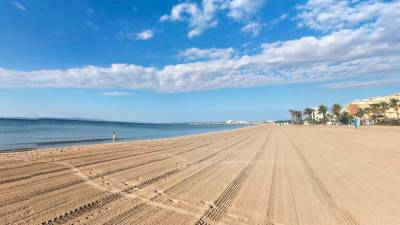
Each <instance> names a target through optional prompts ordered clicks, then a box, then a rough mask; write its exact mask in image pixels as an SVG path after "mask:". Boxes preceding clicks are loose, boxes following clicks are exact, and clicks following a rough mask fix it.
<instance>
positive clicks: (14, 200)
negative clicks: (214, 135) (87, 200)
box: [0, 143, 212, 207]
mask: <svg viewBox="0 0 400 225" xmlns="http://www.w3.org/2000/svg"><path fill="white" fill-rule="evenodd" d="M211 144H212V143H207V144H204V145H201V146H197V147H195V148H192V149H189V150H187V151H184V152H180V153H178V154H175V155H172V156H167V157H164V158H160V159H154V160H149V161H147V162H143V163H139V164H135V165H130V166H126V167H122V168H116V169H113V170H109V171H106V172H103V173H99V174H96V175H94V176H90V177H88V179H90V180H94V179H96V178H99V177H102V176H107V175H111V174H114V173H118V172H121V171H125V170H129V169H133V168H137V167H141V166H144V165H147V164H151V163H155V162H160V161H163V160H166V159H169V158H173V157H176V156H177V155H181V154H184V153H187V152H190V151H194V150H196V149H199V148H203V147H206V146H208V145H211ZM85 182H86V180H85V179H78V180H73V181H69V182H66V183H63V184H59V185H56V186H52V187H49V188H45V189H40V190H36V191H33V192H30V193H28V194H26V195H21V196H18V197H15V198H12V199H8V200H5V201H3V202H1V203H0V207H4V206H8V205H11V204H15V203H18V202H22V201H26V200H28V199H30V198H32V197H36V196H39V195H43V194H46V193H48V192H52V191H58V190H61V189H64V188H68V187H71V186H74V185H78V184H81V183H85Z"/></svg>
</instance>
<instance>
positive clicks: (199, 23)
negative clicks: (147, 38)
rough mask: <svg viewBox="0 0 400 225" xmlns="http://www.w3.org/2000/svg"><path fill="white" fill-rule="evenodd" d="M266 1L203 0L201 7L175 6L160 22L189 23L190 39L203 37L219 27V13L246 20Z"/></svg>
mask: <svg viewBox="0 0 400 225" xmlns="http://www.w3.org/2000/svg"><path fill="white" fill-rule="evenodd" d="M263 3H264V0H202V2H201V5H198V4H196V3H192V2H185V3H180V4H178V5H175V6H173V8H172V10H171V13H170V14H166V15H163V16H162V17H161V18H160V21H183V20H185V19H187V20H188V21H189V32H188V37H189V38H192V37H195V36H198V35H201V34H202V33H203V32H204V31H205V30H206V29H208V28H211V27H215V26H217V25H218V13H219V12H221V11H223V12H226V14H227V16H229V17H231V18H233V19H235V20H245V19H248V18H250V17H251V16H252V15H254V14H255V13H256V12H257V11H258V10H259V9H260V8H261V6H262V5H263Z"/></svg>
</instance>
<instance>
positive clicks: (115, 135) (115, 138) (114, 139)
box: [112, 131, 117, 143]
mask: <svg viewBox="0 0 400 225" xmlns="http://www.w3.org/2000/svg"><path fill="white" fill-rule="evenodd" d="M116 141H117V133H115V131H113V132H112V142H113V143H114V142H116Z"/></svg>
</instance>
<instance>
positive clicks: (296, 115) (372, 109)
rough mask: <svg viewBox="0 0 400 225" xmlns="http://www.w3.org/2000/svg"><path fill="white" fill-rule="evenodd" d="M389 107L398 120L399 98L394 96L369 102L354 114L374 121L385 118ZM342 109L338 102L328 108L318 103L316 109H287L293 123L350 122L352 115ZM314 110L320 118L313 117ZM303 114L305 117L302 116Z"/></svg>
mask: <svg viewBox="0 0 400 225" xmlns="http://www.w3.org/2000/svg"><path fill="white" fill-rule="evenodd" d="M389 108H393V109H394V110H395V112H396V114H397V120H399V100H397V99H394V98H392V99H390V101H389V103H387V102H384V101H382V102H379V103H373V104H369V107H367V108H364V109H361V108H360V109H358V111H357V112H356V113H355V114H354V116H357V117H359V118H365V116H367V117H368V118H370V119H373V120H374V122H376V121H377V120H378V119H381V118H385V113H386V111H387V110H388V109H389ZM342 109H343V106H342V105H340V104H333V105H332V106H331V108H330V110H329V109H328V107H327V106H325V105H320V106H319V107H318V109H312V108H305V109H304V110H303V111H301V110H294V109H291V110H289V114H290V120H291V122H292V123H293V124H302V123H303V122H304V121H307V122H308V123H309V124H316V123H323V124H326V123H327V122H328V121H331V122H338V123H342V124H348V123H351V121H352V120H353V116H352V115H350V114H349V113H348V112H346V111H342ZM316 112H317V113H318V114H319V115H322V120H321V119H317V118H315V113H316ZM303 116H305V118H303Z"/></svg>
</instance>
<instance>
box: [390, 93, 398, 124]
mask: <svg viewBox="0 0 400 225" xmlns="http://www.w3.org/2000/svg"><path fill="white" fill-rule="evenodd" d="M389 104H390V107H392V108H393V109H394V110H395V111H396V115H397V119H399V105H398V104H399V100H398V99H395V98H391V99H390V103H389Z"/></svg>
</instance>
